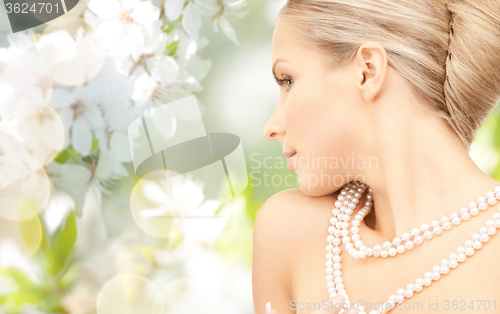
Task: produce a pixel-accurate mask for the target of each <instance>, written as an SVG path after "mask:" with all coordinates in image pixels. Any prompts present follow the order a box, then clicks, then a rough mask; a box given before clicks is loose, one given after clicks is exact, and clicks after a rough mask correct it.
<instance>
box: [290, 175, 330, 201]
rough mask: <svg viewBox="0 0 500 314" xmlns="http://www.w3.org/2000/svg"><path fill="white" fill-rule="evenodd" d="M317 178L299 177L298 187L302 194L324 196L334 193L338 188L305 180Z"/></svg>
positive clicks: (311, 176) (313, 176)
mask: <svg viewBox="0 0 500 314" xmlns="http://www.w3.org/2000/svg"><path fill="white" fill-rule="evenodd" d="M315 177H317V176H316V175H315V174H311V175H305V177H302V176H301V175H299V187H300V190H301V191H302V193H304V194H305V195H308V196H325V195H329V194H332V193H334V192H335V191H336V190H338V189H339V187H337V186H334V185H333V184H331V182H330V184H328V183H326V182H323V183H324V184H320V183H316V182H315V181H314V180H307V179H308V178H315Z"/></svg>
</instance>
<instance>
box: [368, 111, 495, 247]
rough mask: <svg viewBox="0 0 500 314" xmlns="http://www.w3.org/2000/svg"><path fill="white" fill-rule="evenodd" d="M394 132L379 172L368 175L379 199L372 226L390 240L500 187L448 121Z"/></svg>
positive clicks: (380, 159) (384, 144)
mask: <svg viewBox="0 0 500 314" xmlns="http://www.w3.org/2000/svg"><path fill="white" fill-rule="evenodd" d="M428 119H436V118H428ZM410 123H411V122H410ZM417 125H426V127H425V128H418V127H417ZM406 126H407V127H406ZM411 130H418V132H415V131H413V132H412V131H411ZM393 132H394V130H392V131H391V133H392V134H398V135H397V136H390V137H388V136H386V137H385V138H390V140H386V141H382V142H380V145H377V146H378V147H383V148H384V149H383V150H379V151H378V153H377V159H378V167H377V169H371V170H370V172H368V173H367V174H366V175H365V182H366V184H368V186H369V187H370V188H371V189H372V191H373V198H374V205H373V209H372V212H371V213H370V214H369V215H368V216H367V217H366V218H365V219H366V224H367V225H368V226H370V227H371V228H372V229H373V230H374V231H376V232H378V233H380V234H381V236H383V237H387V239H388V240H389V239H392V238H394V237H401V235H402V234H403V233H406V232H408V233H410V232H411V230H412V229H413V228H420V226H421V225H422V224H424V223H425V224H430V223H431V222H432V221H433V220H438V221H439V220H440V219H441V218H442V217H443V216H449V215H450V214H451V213H453V212H455V211H459V210H460V208H461V207H464V206H465V207H468V205H469V203H470V202H477V198H478V197H480V196H485V195H486V193H487V192H488V191H493V190H494V188H495V187H496V186H498V185H500V182H499V181H497V180H494V179H492V178H491V177H489V176H488V175H486V174H485V173H484V172H483V171H482V170H481V169H480V168H479V167H478V166H477V165H476V164H475V163H474V161H473V160H472V158H471V157H470V155H469V154H468V152H467V150H466V149H465V148H464V147H463V145H462V144H461V142H460V141H459V139H458V137H457V136H456V135H455V134H454V133H453V131H452V130H451V128H449V127H448V126H447V125H446V124H444V123H442V121H441V123H437V122H436V121H422V120H420V121H418V122H417V121H416V122H414V125H405V127H404V128H401V129H399V130H397V133H393ZM379 138H381V137H379ZM369 216H370V217H369Z"/></svg>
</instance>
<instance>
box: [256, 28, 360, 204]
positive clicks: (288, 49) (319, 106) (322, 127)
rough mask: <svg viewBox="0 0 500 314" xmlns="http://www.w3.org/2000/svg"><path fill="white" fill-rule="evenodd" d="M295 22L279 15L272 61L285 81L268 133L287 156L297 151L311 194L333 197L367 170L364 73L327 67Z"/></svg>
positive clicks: (297, 165)
mask: <svg viewBox="0 0 500 314" xmlns="http://www.w3.org/2000/svg"><path fill="white" fill-rule="evenodd" d="M289 23H290V22H288V21H285V20H281V19H280V18H278V20H277V22H276V27H275V30H274V35H273V43H272V60H271V62H272V63H271V64H272V66H274V67H273V68H274V74H275V77H276V78H277V79H278V80H282V81H280V83H279V84H281V85H280V87H279V88H280V98H279V102H278V104H277V106H276V109H275V111H274V113H273V115H272V117H271V119H270V120H269V122H268V123H267V124H266V126H265V128H264V134H265V136H266V137H267V138H268V139H270V140H277V141H279V142H280V143H281V145H282V146H283V153H284V154H285V156H287V154H293V153H295V152H296V153H295V155H294V156H293V157H292V158H291V159H290V163H289V164H290V166H291V169H292V170H293V171H295V172H297V173H298V176H299V178H298V179H299V185H300V189H301V190H302V191H303V192H304V193H305V194H307V195H311V196H320V195H327V194H330V193H333V192H335V191H336V190H338V189H339V188H340V187H342V186H343V185H345V184H346V183H347V182H349V181H352V180H354V179H355V176H356V175H358V174H360V173H361V171H360V170H359V169H357V168H358V167H359V165H358V163H359V161H360V159H359V158H358V157H359V156H360V154H362V152H361V151H360V148H361V147H362V145H363V143H364V140H363V130H364V129H363V125H364V124H363V122H364V121H363V120H365V118H364V117H365V116H366V113H367V109H366V108H364V106H363V102H362V96H361V95H360V92H359V89H356V83H357V82H358V81H359V83H360V82H361V81H362V76H361V72H359V71H355V70H354V69H355V68H354V67H353V66H352V64H348V65H346V66H343V67H341V68H336V69H329V68H327V67H326V66H325V64H326V62H325V61H326V56H324V55H322V54H321V53H320V52H318V51H316V50H312V49H310V48H306V47H304V46H302V45H301V44H300V39H299V38H298V37H297V36H296V35H295V34H294V29H293V28H292V27H291V24H289ZM361 156H362V155H361ZM287 157H289V156H287ZM363 157H366V156H363ZM357 179H360V180H362V178H361V177H360V176H358V177H357Z"/></svg>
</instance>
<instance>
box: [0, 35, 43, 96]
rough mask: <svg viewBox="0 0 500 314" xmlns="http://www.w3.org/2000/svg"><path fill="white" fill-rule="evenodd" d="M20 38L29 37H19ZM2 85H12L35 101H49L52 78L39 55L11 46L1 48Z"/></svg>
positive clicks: (0, 75)
mask: <svg viewBox="0 0 500 314" xmlns="http://www.w3.org/2000/svg"><path fill="white" fill-rule="evenodd" d="M18 40H20V41H23V42H24V41H26V40H29V39H26V38H25V37H18ZM25 44H26V43H25ZM20 45H21V44H20ZM0 86H10V87H12V88H13V89H14V90H17V91H19V92H21V93H22V94H24V95H26V96H27V97H30V98H32V99H33V100H34V101H38V102H48V101H49V99H50V96H51V91H52V89H51V88H52V80H51V77H50V75H49V72H47V70H46V68H45V66H44V64H43V63H42V62H41V61H40V59H39V58H38V57H37V56H35V55H34V54H32V53H29V52H27V51H26V50H23V49H18V48H16V46H11V47H9V48H8V49H7V48H0Z"/></svg>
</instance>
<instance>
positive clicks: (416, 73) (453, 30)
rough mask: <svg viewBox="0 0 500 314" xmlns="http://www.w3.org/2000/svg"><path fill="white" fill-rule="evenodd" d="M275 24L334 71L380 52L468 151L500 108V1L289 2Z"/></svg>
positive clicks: (386, 0) (315, 0)
mask: <svg viewBox="0 0 500 314" xmlns="http://www.w3.org/2000/svg"><path fill="white" fill-rule="evenodd" d="M278 18H280V19H281V18H284V19H287V20H289V21H291V22H292V23H293V25H295V26H297V29H296V30H297V33H298V35H299V36H301V37H302V38H303V39H304V43H305V44H306V45H310V46H311V47H314V48H319V49H320V50H321V51H323V52H325V53H327V54H328V56H329V59H331V60H332V61H331V62H332V65H344V64H347V63H348V62H349V61H350V60H351V59H352V58H353V57H354V56H355V54H356V52H357V51H358V49H359V47H360V46H361V45H362V44H363V43H365V42H367V41H375V42H378V43H379V44H381V45H382V46H383V47H384V49H385V50H386V52H387V56H388V62H389V65H390V66H392V67H393V68H394V69H396V70H397V71H398V72H399V73H400V74H401V75H402V76H403V77H404V78H405V79H407V80H408V81H409V82H410V84H411V85H412V88H413V91H414V93H415V95H416V96H417V97H418V98H419V99H421V100H423V101H424V102H425V103H428V104H429V105H431V106H432V107H433V108H435V109H436V111H437V112H438V114H439V115H440V116H441V117H442V118H444V119H445V120H446V121H448V123H449V124H450V126H451V127H452V128H453V130H454V131H455V132H456V134H457V135H458V137H459V138H460V140H461V141H462V143H463V145H464V147H465V148H466V149H467V151H469V150H470V146H471V144H472V142H473V140H474V137H475V135H476V132H477V130H478V129H479V128H480V126H481V124H482V123H483V122H484V120H486V118H487V117H488V115H489V114H490V113H491V111H492V110H493V108H494V107H495V106H496V104H497V103H498V102H499V101H500V53H499V51H500V0H453V1H451V0H450V1H445V0H288V1H287V3H286V4H285V5H284V6H283V7H282V8H281V10H280V13H279V15H278Z"/></svg>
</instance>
